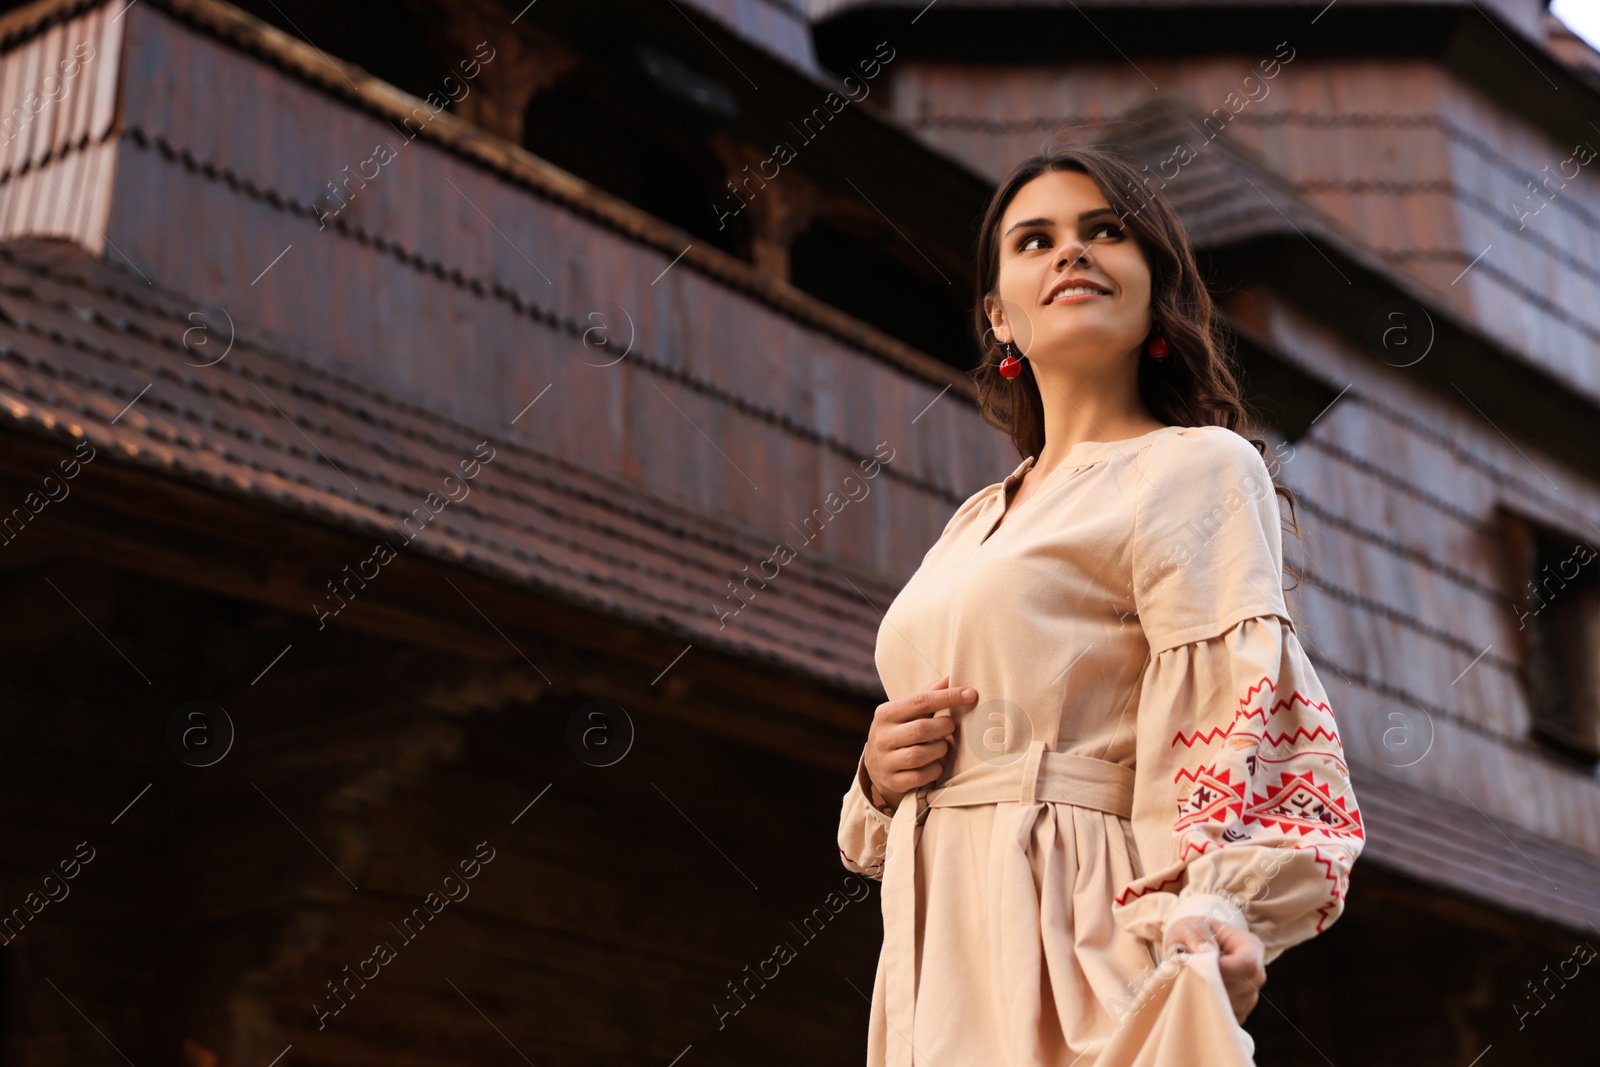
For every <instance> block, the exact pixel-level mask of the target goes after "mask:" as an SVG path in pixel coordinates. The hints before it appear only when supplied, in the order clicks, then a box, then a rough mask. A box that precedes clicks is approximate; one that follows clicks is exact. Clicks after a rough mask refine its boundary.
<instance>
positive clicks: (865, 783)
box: [855, 747, 894, 829]
mask: <svg viewBox="0 0 1600 1067" xmlns="http://www.w3.org/2000/svg"><path fill="white" fill-rule="evenodd" d="M855 790H856V793H857V795H859V796H860V798H861V802H862V803H863V804H864V805H865V806H866V809H867V811H868V813H869V814H870V815H871V816H872V817H873V818H875V819H877V820H878V822H879V823H881V824H882V825H883V827H884V829H888V828H889V824H890V823H891V822H893V821H894V820H893V818H892V817H891V816H889V815H886V814H884V813H883V812H882V811H880V810H879V809H878V806H877V805H876V804H874V803H873V802H872V782H871V780H870V779H869V778H868V777H867V750H866V748H865V747H863V748H862V750H861V759H860V760H859V761H858V762H857V763H856V784H855Z"/></svg>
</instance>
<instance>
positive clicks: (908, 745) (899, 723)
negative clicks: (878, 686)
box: [866, 675, 978, 808]
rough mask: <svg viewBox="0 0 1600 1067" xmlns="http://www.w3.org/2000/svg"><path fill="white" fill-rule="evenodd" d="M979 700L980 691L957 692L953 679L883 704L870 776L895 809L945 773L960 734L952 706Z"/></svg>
mask: <svg viewBox="0 0 1600 1067" xmlns="http://www.w3.org/2000/svg"><path fill="white" fill-rule="evenodd" d="M977 699H978V692H977V690H975V689H970V688H967V689H951V688H950V676H949V675H945V676H944V677H943V678H941V679H939V680H938V681H937V682H935V683H933V684H932V685H930V686H927V687H925V688H922V689H918V690H917V691H916V692H914V693H911V694H910V695H908V696H903V697H901V698H900V699H899V700H889V701H885V702H884V703H882V704H879V705H878V709H877V711H875V712H874V713H873V715H872V727H871V728H870V729H869V730H868V731H867V752H866V765H867V776H868V777H869V778H871V779H872V785H873V787H874V788H875V789H876V790H877V792H878V795H879V796H880V797H882V798H883V800H884V802H885V803H886V804H888V805H889V807H891V808H895V807H899V805H900V798H901V797H903V796H905V795H906V794H907V793H909V792H911V791H912V790H913V789H917V788H919V787H921V786H925V785H927V784H928V783H929V782H932V781H933V780H934V779H936V778H938V777H939V775H940V774H942V773H943V772H944V765H943V763H942V762H941V760H942V759H943V758H944V756H945V754H946V753H948V752H949V751H950V744H951V742H950V741H949V740H948V739H949V738H950V736H951V735H952V734H954V733H955V729H956V722H955V719H954V717H952V716H951V714H950V709H951V708H958V707H963V706H965V705H967V704H971V703H974V702H975V701H976V700H977Z"/></svg>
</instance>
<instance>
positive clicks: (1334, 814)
mask: <svg viewBox="0 0 1600 1067" xmlns="http://www.w3.org/2000/svg"><path fill="white" fill-rule="evenodd" d="M1241 820H1242V821H1243V822H1246V823H1250V822H1258V823H1260V824H1261V825H1262V826H1265V827H1268V828H1269V829H1270V828H1277V829H1281V830H1282V831H1283V832H1284V833H1290V832H1292V831H1295V830H1298V831H1300V835H1301V836H1302V837H1304V836H1305V835H1306V834H1309V833H1311V832H1312V831H1318V832H1321V833H1325V834H1329V835H1332V836H1334V837H1357V838H1364V836H1365V835H1364V834H1363V832H1362V829H1361V812H1360V810H1358V809H1356V808H1354V807H1352V808H1351V809H1350V810H1348V811H1347V810H1346V808H1345V800H1344V797H1342V796H1341V797H1339V798H1338V799H1337V800H1336V799H1334V797H1333V794H1332V792H1331V791H1330V790H1329V788H1328V787H1327V786H1326V785H1320V784H1318V783H1317V781H1316V779H1315V778H1314V777H1313V776H1312V774H1311V772H1310V771H1306V772H1304V773H1302V774H1291V773H1289V772H1288V771H1283V772H1282V775H1281V778H1280V780H1279V782H1278V783H1277V785H1269V786H1267V792H1266V793H1265V794H1260V793H1256V792H1254V791H1253V790H1252V791H1251V795H1250V806H1249V807H1248V808H1246V809H1245V810H1244V812H1243V814H1242V816H1241Z"/></svg>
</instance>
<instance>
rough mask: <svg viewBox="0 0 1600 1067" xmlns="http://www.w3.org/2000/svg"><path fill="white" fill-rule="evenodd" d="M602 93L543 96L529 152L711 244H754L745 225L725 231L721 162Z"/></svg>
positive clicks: (581, 86) (562, 88) (535, 106)
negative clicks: (720, 210) (720, 208)
mask: <svg viewBox="0 0 1600 1067" xmlns="http://www.w3.org/2000/svg"><path fill="white" fill-rule="evenodd" d="M602 93H603V88H602V87H597V86H594V85H591V84H589V82H588V81H587V80H585V79H581V78H579V79H573V80H572V81H569V82H567V83H564V84H562V85H558V86H555V87H552V88H550V89H547V90H546V91H544V92H541V93H538V94H536V95H535V96H534V98H533V99H532V100H531V101H530V102H529V104H528V109H527V111H526V112H525V113H524V116H523V142H522V145H523V147H524V148H526V149H527V150H528V151H530V152H532V153H533V154H534V155H536V156H540V157H542V158H544V159H547V160H549V161H550V162H551V163H554V164H555V165H556V166H558V167H560V168H561V169H562V170H565V171H570V172H571V173H573V174H575V175H577V176H578V177H580V178H582V179H584V180H585V181H587V182H590V183H592V184H594V185H596V186H598V187H600V188H601V189H604V190H605V191H606V192H608V193H610V194H611V195H613V196H615V197H618V198H619V199H622V200H626V201H627V202H628V203H630V204H633V205H634V206H635V207H638V208H640V209H642V210H644V211H647V212H649V213H650V214H652V215H654V216H655V217H656V218H658V219H661V220H662V221H664V222H669V223H671V224H672V225H674V226H677V227H678V228H680V229H682V230H686V231H688V232H689V233H691V234H693V235H694V236H696V237H699V238H700V239H702V240H704V241H706V242H707V243H708V244H711V245H715V246H716V247H718V248H721V249H722V250H723V251H725V252H729V253H732V254H735V255H737V254H739V252H740V251H741V250H742V249H743V248H744V247H745V245H746V243H747V233H746V226H745V224H744V222H743V220H738V219H731V218H730V219H728V220H727V222H726V225H724V226H721V227H719V225H718V220H719V217H718V212H717V206H718V205H721V204H724V201H726V200H727V198H728V197H729V196H730V195H731V194H729V193H728V192H727V190H726V189H725V188H724V186H723V182H724V181H725V180H726V178H725V175H724V174H723V172H722V168H721V166H720V164H718V163H717V161H716V159H715V158H714V157H712V156H711V154H710V152H708V151H701V150H698V146H697V145H696V144H694V143H692V142H690V141H689V140H687V139H685V138H679V137H675V136H672V135H671V134H670V133H669V132H667V130H666V129H665V128H664V127H662V126H659V125H655V124H651V123H649V122H646V121H644V120H643V119H641V118H640V117H638V116H636V115H635V114H633V113H631V109H624V108H622V107H620V106H616V105H613V104H611V103H609V102H608V101H607V100H606V99H605V96H604V95H601V94H602ZM607 95H609V94H607ZM725 211H726V207H725V206H724V212H725Z"/></svg>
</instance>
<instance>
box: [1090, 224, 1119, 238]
mask: <svg viewBox="0 0 1600 1067" xmlns="http://www.w3.org/2000/svg"><path fill="white" fill-rule="evenodd" d="M1103 233H1109V234H1110V235H1111V236H1112V237H1121V236H1123V233H1122V227H1121V226H1118V225H1117V224H1116V223H1114V222H1102V223H1100V224H1099V225H1098V226H1096V227H1095V228H1094V230H1093V231H1091V232H1090V234H1089V236H1090V237H1099V236H1100V235H1101V234H1103Z"/></svg>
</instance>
